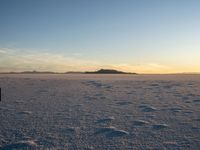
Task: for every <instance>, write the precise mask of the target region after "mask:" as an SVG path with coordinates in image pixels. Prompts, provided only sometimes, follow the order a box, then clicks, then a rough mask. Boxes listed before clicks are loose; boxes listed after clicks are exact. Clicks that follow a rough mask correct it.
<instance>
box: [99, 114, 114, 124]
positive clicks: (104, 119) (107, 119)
mask: <svg viewBox="0 0 200 150" xmlns="http://www.w3.org/2000/svg"><path fill="white" fill-rule="evenodd" d="M114 119H115V118H114V117H112V116H111V117H107V118H103V119H99V120H97V122H96V123H111V122H112V121H113V120H114Z"/></svg>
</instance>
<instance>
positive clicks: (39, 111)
mask: <svg viewBox="0 0 200 150" xmlns="http://www.w3.org/2000/svg"><path fill="white" fill-rule="evenodd" d="M0 87H1V88H2V101H1V102H0V149H3V150H10V149H26V148H27V149H69V150H76V149H78V150H79V149H80V150H99V149H100V150H101V149H102V150H104V149H105V150H106V149H109V150H117V149H120V150H126V149H130V150H131V149H142V150H146V149H147V150H158V149H159V150H160V149H161V150H162V149H164V150H165V149H166V150H175V149H176V150H199V148H200V75H85V74H82V75H81V74H79V75H78V74H75V75H72V74H54V75H50V74H48V75H41V74H40V75H39V74H32V75H31V74H1V75H0Z"/></svg>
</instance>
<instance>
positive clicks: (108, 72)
mask: <svg viewBox="0 0 200 150" xmlns="http://www.w3.org/2000/svg"><path fill="white" fill-rule="evenodd" d="M85 73H86V74H136V73H130V72H123V71H118V70H114V69H100V70H97V71H92V72H85Z"/></svg>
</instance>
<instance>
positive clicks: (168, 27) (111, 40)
mask: <svg viewBox="0 0 200 150" xmlns="http://www.w3.org/2000/svg"><path fill="white" fill-rule="evenodd" d="M199 7H200V1H198V0H166V1H164V0H34V1H33V0H17V1H14V0H0V35H1V36H0V71H24V70H42V71H43V70H48V71H58V72H63V71H79V70H80V71H83V70H95V69H99V68H102V67H104V68H115V69H120V70H124V71H133V72H139V73H176V72H200V61H199V56H200V19H199V18H200V9H199Z"/></svg>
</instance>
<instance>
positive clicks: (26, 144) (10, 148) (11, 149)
mask: <svg viewBox="0 0 200 150" xmlns="http://www.w3.org/2000/svg"><path fill="white" fill-rule="evenodd" d="M37 147H38V145H37V143H36V142H35V141H33V140H27V141H19V142H16V143H11V144H8V145H5V146H3V147H1V150H17V149H30V150H36V149H37Z"/></svg>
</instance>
